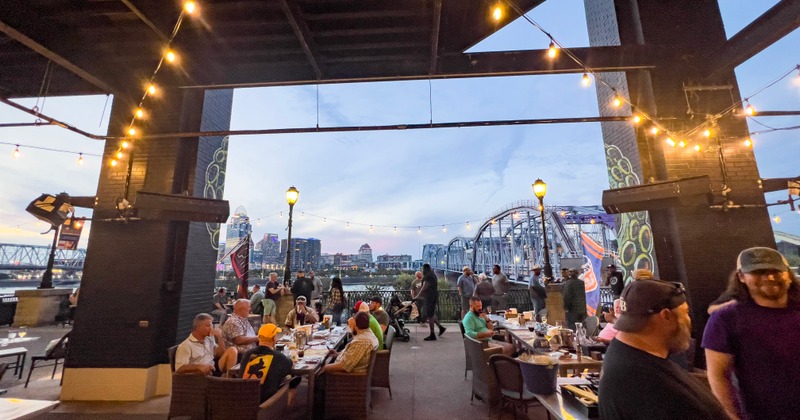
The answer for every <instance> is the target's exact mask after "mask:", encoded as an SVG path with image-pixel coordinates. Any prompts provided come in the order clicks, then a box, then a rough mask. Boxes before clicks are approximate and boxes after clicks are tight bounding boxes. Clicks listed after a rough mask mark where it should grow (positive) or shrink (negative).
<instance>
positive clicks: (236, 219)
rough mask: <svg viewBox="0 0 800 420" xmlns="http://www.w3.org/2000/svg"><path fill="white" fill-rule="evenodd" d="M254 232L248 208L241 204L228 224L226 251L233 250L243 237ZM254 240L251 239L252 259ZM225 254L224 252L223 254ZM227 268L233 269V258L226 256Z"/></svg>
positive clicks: (251, 256) (251, 258)
mask: <svg viewBox="0 0 800 420" xmlns="http://www.w3.org/2000/svg"><path fill="white" fill-rule="evenodd" d="M252 232H253V226H252V225H251V224H250V218H249V217H248V216H247V210H246V209H245V208H244V206H239V207H237V208H236V211H234V212H233V216H231V218H230V221H229V222H228V225H227V230H226V232H225V253H227V252H228V251H230V250H232V249H233V248H234V247H236V245H237V244H238V243H239V241H241V239H242V238H244V237H245V236H247V235H249V234H250V233H252ZM253 248H254V247H253V240H252V239H251V240H250V261H252V260H253ZM223 255H224V254H223ZM223 263H224V264H225V270H230V269H231V259H230V258H225V261H223Z"/></svg>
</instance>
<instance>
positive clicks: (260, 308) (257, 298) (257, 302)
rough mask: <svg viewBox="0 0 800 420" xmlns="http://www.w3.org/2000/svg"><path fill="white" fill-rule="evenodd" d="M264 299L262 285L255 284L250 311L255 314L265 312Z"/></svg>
mask: <svg viewBox="0 0 800 420" xmlns="http://www.w3.org/2000/svg"><path fill="white" fill-rule="evenodd" d="M262 300H264V293H262V292H261V286H259V285H257V284H256V285H255V286H253V295H252V296H250V312H252V313H254V314H259V315H261V314H263V313H264V305H263V304H262V303H261V301H262Z"/></svg>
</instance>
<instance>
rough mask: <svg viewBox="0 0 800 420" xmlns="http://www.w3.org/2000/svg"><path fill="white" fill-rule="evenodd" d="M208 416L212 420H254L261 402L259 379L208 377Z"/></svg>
mask: <svg viewBox="0 0 800 420" xmlns="http://www.w3.org/2000/svg"><path fill="white" fill-rule="evenodd" d="M206 381H207V382H208V388H207V389H206V395H207V396H208V414H209V419H211V420H218V419H219V420H226V419H254V418H257V417H258V411H259V404H260V402H261V381H259V380H258V379H238V378H215V377H213V376H207V377H206Z"/></svg>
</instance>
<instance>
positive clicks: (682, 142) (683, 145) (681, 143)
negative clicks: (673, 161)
mask: <svg viewBox="0 0 800 420" xmlns="http://www.w3.org/2000/svg"><path fill="white" fill-rule="evenodd" d="M678 147H686V142H685V141H683V140H681V141H679V142H678Z"/></svg>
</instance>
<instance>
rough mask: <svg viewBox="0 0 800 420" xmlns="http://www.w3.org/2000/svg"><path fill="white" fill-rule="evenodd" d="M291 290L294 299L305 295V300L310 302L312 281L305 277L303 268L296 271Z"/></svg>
mask: <svg viewBox="0 0 800 420" xmlns="http://www.w3.org/2000/svg"><path fill="white" fill-rule="evenodd" d="M291 290H292V294H293V295H294V298H295V299H297V298H298V297H299V296H305V298H306V302H308V303H309V304H311V295H312V294H314V283H313V282H312V281H311V279H309V278H307V277H306V275H305V273H304V272H303V270H300V271H298V272H297V280H295V281H294V283H293V284H292V289H291Z"/></svg>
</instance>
